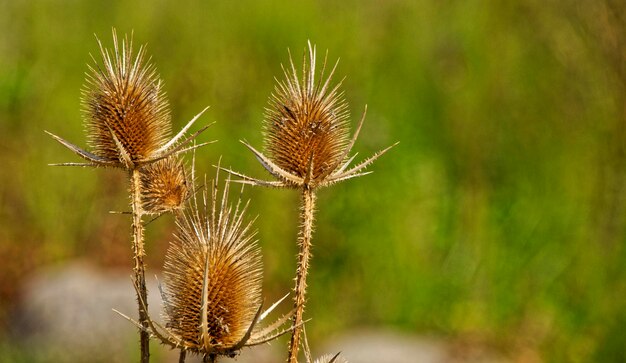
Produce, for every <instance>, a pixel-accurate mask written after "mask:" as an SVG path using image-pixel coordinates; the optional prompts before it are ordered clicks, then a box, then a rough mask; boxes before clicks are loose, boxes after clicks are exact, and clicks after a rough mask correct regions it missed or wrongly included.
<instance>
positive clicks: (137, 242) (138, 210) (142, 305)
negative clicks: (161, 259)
mask: <svg viewBox="0 0 626 363" xmlns="http://www.w3.org/2000/svg"><path fill="white" fill-rule="evenodd" d="M130 179H131V180H130V193H131V198H132V202H131V204H132V209H133V259H134V263H135V265H134V267H133V272H134V275H135V283H136V284H137V291H138V292H137V304H138V305H139V323H140V324H141V325H142V326H143V327H144V329H141V330H140V331H139V339H140V344H141V360H140V362H141V363H148V362H150V336H149V334H148V331H147V330H148V311H147V310H148V290H147V289H146V276H145V268H146V267H145V263H144V261H143V257H144V256H145V254H146V251H145V249H144V243H143V223H142V221H141V218H142V217H143V209H142V207H141V181H140V175H139V170H137V169H136V168H135V169H133V170H132V171H131V176H130Z"/></svg>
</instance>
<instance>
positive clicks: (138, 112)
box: [46, 30, 208, 363]
mask: <svg viewBox="0 0 626 363" xmlns="http://www.w3.org/2000/svg"><path fill="white" fill-rule="evenodd" d="M98 45H99V47H100V53H101V57H102V64H98V62H97V61H96V60H95V59H93V60H94V65H93V66H91V65H90V66H89V70H90V72H89V73H88V75H87V84H86V86H85V88H84V90H83V101H82V102H83V110H84V119H85V128H86V131H87V140H88V144H89V146H90V148H91V151H87V150H84V149H81V148H80V147H78V146H76V145H74V144H72V143H70V142H69V141H66V140H64V139H62V138H61V137H59V136H56V135H54V134H52V133H50V132H47V131H46V132H47V133H48V134H49V135H51V136H52V137H53V138H54V139H55V140H57V141H58V142H60V143H61V144H62V145H64V146H65V147H67V148H68V149H70V150H71V151H72V152H74V153H76V154H77V155H79V156H80V157H81V158H83V159H85V161H86V162H82V163H61V164H53V165H65V166H89V167H114V168H122V169H124V170H126V171H127V172H128V175H129V179H130V199H131V207H132V216H133V221H132V230H133V243H132V248H133V260H134V266H133V272H134V279H135V281H136V284H137V286H138V289H137V301H138V306H139V322H140V324H141V326H142V327H143V329H140V344H141V362H142V363H147V362H148V361H149V359H150V348H149V335H148V333H147V331H146V329H147V327H148V313H147V306H146V304H147V301H148V300H147V296H148V292H147V289H146V284H145V264H144V256H145V249H144V238H143V234H144V226H143V222H142V217H143V215H144V214H148V213H153V212H155V211H158V210H163V209H168V208H170V207H171V209H176V208H179V207H180V203H179V202H178V199H181V200H182V199H184V198H183V194H184V193H186V191H184V190H183V189H180V190H178V191H175V190H169V191H166V190H164V189H159V188H162V187H163V185H160V184H159V183H160V182H159V181H158V180H157V179H155V180H146V176H149V175H153V174H154V173H155V171H156V173H157V174H159V171H160V172H161V174H159V177H160V178H170V179H171V178H174V179H178V178H180V175H177V172H180V170H176V165H177V163H178V161H176V158H177V156H178V155H179V154H181V153H183V152H185V151H188V150H191V149H195V148H197V147H200V146H203V145H206V144H207V143H202V144H198V145H193V146H188V145H189V144H190V143H191V142H192V141H193V140H194V139H195V138H196V137H197V136H198V135H199V134H200V133H201V132H202V131H204V130H205V129H206V128H207V127H208V126H205V127H203V128H201V129H200V130H199V131H197V132H195V133H194V134H192V135H191V136H186V133H187V130H188V129H189V128H190V127H191V126H192V125H193V123H194V122H195V121H196V120H197V119H198V117H200V115H201V114H202V113H203V112H204V111H205V110H206V109H205V110H203V111H202V112H200V113H199V114H198V115H196V116H195V117H194V118H193V119H192V120H191V121H190V122H189V123H188V124H187V125H186V126H185V127H184V128H183V129H182V130H181V131H180V132H179V133H178V134H177V135H176V136H174V137H173V138H169V136H170V133H171V123H170V115H169V106H168V103H167V99H166V97H165V93H164V92H163V90H162V87H161V80H160V79H159V77H158V76H157V74H156V69H155V67H154V66H153V65H152V64H150V62H149V61H146V59H145V48H144V47H143V46H142V47H140V48H139V50H138V51H137V54H136V55H134V54H133V47H132V40H129V38H128V37H127V36H126V37H124V38H123V40H122V42H121V45H120V44H119V42H118V38H117V34H116V32H115V30H113V50H109V49H105V48H104V47H103V45H102V43H101V42H100V40H98ZM92 58H93V57H92ZM161 160H165V161H163V162H161V163H159V161H161ZM159 168H161V169H159ZM168 168H169V169H168ZM163 170H167V171H168V172H169V174H163V173H162V171H163ZM142 174H143V180H142ZM183 177H184V175H183ZM161 181H163V180H161ZM170 181H171V180H170ZM166 184H167V183H166ZM146 186H149V187H152V190H147V189H146V190H144V187H146ZM170 186H171V184H170ZM166 187H168V186H166ZM144 191H145V193H144ZM153 192H156V194H158V193H163V192H165V194H167V195H165V194H162V195H160V196H157V195H155V193H153ZM168 193H169V194H168ZM177 203H178V205H177ZM157 204H158V205H157ZM151 209H154V210H151ZM142 302H143V303H142Z"/></svg>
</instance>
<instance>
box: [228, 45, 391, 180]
mask: <svg viewBox="0 0 626 363" xmlns="http://www.w3.org/2000/svg"><path fill="white" fill-rule="evenodd" d="M327 58H328V55H327V56H326V57H325V58H324V61H323V64H322V67H321V71H320V72H319V76H317V75H316V60H317V54H316V48H315V46H313V45H311V43H309V49H308V60H307V57H306V56H305V57H304V59H303V62H302V73H301V74H298V71H297V70H296V66H295V65H294V62H293V59H292V58H291V54H290V56H289V64H290V68H289V69H285V67H283V72H284V76H285V78H284V79H283V80H282V81H278V80H277V84H276V86H275V89H274V93H273V94H272V95H271V97H270V100H269V105H268V107H267V108H266V112H265V120H264V123H263V128H264V136H265V138H264V140H265V154H263V153H261V152H259V151H257V150H256V149H255V148H254V147H252V146H251V145H249V144H247V143H246V142H243V144H244V145H246V146H247V147H248V148H249V149H250V150H251V151H252V152H253V153H254V155H255V156H256V158H257V159H258V160H259V162H260V163H261V164H262V165H263V167H264V168H265V169H266V170H267V171H268V172H269V173H270V174H272V176H274V177H275V178H276V179H277V180H276V181H265V180H259V179H255V178H251V177H249V176H246V175H244V174H241V173H238V172H235V171H232V170H227V171H228V172H229V173H230V174H232V175H235V176H238V177H240V178H241V179H242V180H240V182H242V183H246V184H252V185H264V186H271V187H287V188H303V187H304V188H318V187H323V186H328V185H331V184H334V183H336V182H339V181H342V180H346V179H350V178H354V177H358V176H361V175H365V174H369V172H365V171H364V169H365V168H366V167H367V166H368V165H370V164H371V163H372V162H374V160H376V159H377V158H378V157H379V156H381V155H382V154H384V153H385V152H387V150H389V149H390V148H391V147H393V146H394V145H392V146H390V147H387V148H385V149H383V150H381V151H379V152H378V153H376V154H374V155H373V156H371V157H370V158H368V159H366V160H364V161H363V162H361V163H359V164H357V165H355V166H353V167H349V165H350V163H351V162H352V160H353V159H354V156H355V155H353V156H350V152H351V150H352V147H353V146H354V143H355V142H356V139H357V137H358V134H359V131H360V129H361V126H362V125H363V120H364V118H365V112H364V113H363V117H362V118H361V121H360V122H359V125H358V126H357V128H356V131H355V133H354V134H353V136H352V137H350V127H349V119H350V114H349V111H348V105H347V103H346V101H345V100H344V98H343V93H342V92H341V91H340V86H341V81H340V82H338V83H336V84H334V85H332V84H331V81H332V76H333V74H334V73H335V69H336V67H337V63H335V66H334V67H333V68H332V70H331V71H330V72H329V74H328V76H325V71H326V61H327Z"/></svg>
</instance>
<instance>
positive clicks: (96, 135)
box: [46, 30, 208, 170]
mask: <svg viewBox="0 0 626 363" xmlns="http://www.w3.org/2000/svg"><path fill="white" fill-rule="evenodd" d="M96 39H97V38H96ZM97 41H98V46H99V48H100V55H101V60H100V62H98V61H96V59H95V58H94V57H93V56H92V60H93V65H88V68H89V71H88V72H87V80H86V84H85V86H84V88H83V91H82V105H83V114H84V123H85V130H86V132H87V144H88V145H89V147H90V149H91V150H90V151H87V150H84V149H82V148H80V147H78V146H76V145H74V144H73V143H71V142H69V141H66V140H64V139H63V138H61V137H59V136H57V135H54V134H52V133H50V132H47V131H46V132H47V133H48V134H49V135H50V136H52V137H53V138H54V139H55V140H57V141H58V142H59V143H61V144H62V145H63V146H65V147H67V148H68V149H70V150H71V151H73V152H74V153H76V154H77V155H78V156H80V157H81V158H83V159H85V160H86V162H83V163H61V164H53V165H66V166H92V167H118V168H123V169H127V170H133V169H136V168H139V167H141V166H143V165H146V164H150V163H153V162H156V161H158V160H162V159H165V158H167V157H169V156H171V155H176V154H179V153H183V152H186V151H189V150H191V149H194V148H197V147H201V146H204V145H206V144H208V143H201V144H198V145H195V146H191V147H190V146H189V145H190V143H191V142H192V141H193V140H194V139H195V138H196V137H197V136H198V135H199V134H200V133H202V132H203V131H204V130H206V128H208V126H205V127H202V128H201V129H200V130H198V131H197V132H195V133H194V134H192V135H189V136H186V135H185V134H186V132H187V131H188V130H189V128H190V127H191V125H192V124H193V123H194V122H195V121H196V120H197V119H198V117H200V115H202V113H204V111H206V109H207V108H208V107H207V108H205V109H204V110H202V111H201V112H200V113H199V114H197V115H196V116H195V117H194V118H192V120H191V121H190V122H189V123H188V124H187V125H186V126H185V127H183V129H182V130H181V132H179V133H178V134H177V135H176V136H174V137H171V119H170V111H169V105H168V101H167V97H166V95H165V92H164V91H163V87H162V81H161V80H160V79H159V77H158V75H157V73H156V68H155V67H154V65H153V64H151V63H150V61H149V59H148V60H147V59H146V50H145V46H141V47H139V50H138V51H137V52H136V54H135V53H134V50H133V45H132V38H129V37H128V36H125V37H124V38H123V39H122V40H121V42H120V41H119V40H118V37H117V33H116V31H115V30H113V49H107V48H105V47H104V46H103V45H102V42H101V41H100V40H99V39H97Z"/></svg>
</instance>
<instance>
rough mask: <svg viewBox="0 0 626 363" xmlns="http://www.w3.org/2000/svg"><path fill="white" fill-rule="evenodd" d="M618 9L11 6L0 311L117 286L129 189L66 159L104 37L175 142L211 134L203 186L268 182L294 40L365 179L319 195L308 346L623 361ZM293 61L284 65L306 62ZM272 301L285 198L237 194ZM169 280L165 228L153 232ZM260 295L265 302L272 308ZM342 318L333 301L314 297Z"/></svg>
mask: <svg viewBox="0 0 626 363" xmlns="http://www.w3.org/2000/svg"><path fill="white" fill-rule="evenodd" d="M624 14H626V8H625V6H624V5H623V2H619V1H611V0H607V1H591V0H589V1H548V2H546V1H539V0H527V1H512V2H507V1H474V0H470V1H458V2H452V1H397V0H391V1H366V2H363V1H354V0H347V1H339V2H338V1H300V2H282V1H259V2H254V1H243V2H241V1H236V2H235V1H233V2H229V1H218V2H209V1H191V2H166V1H139V2H124V1H64V2H60V1H37V2H26V1H2V2H0V205H1V208H0V261H1V262H0V266H1V267H0V269H1V273H0V302H1V303H0V311H1V312H2V314H0V316H2V321H7V319H6V317H4V314H5V313H6V311H8V310H7V309H8V308H9V307H10V306H11V305H12V304H15V303H16V301H18V300H16V298H17V296H16V291H17V288H18V286H19V283H20V281H22V279H23V278H25V277H27V276H28V274H29V272H31V271H33V270H34V269H36V268H37V267H38V266H41V265H46V264H51V263H62V262H63V261H65V260H68V259H71V258H74V257H82V256H87V257H89V258H91V259H93V260H94V261H97V262H99V263H102V264H119V265H122V266H124V267H128V268H129V271H130V257H127V254H128V253H129V251H130V247H129V246H130V245H129V242H128V241H129V233H130V230H129V224H128V221H127V219H125V218H124V217H123V216H119V215H111V214H107V211H109V210H125V209H127V208H128V206H127V201H126V199H125V198H126V197H125V193H124V191H125V188H126V184H125V179H124V175H121V173H110V172H107V171H102V170H83V169H72V168H53V167H48V166H46V164H48V163H53V162H63V161H75V159H74V156H73V155H71V153H69V152H67V150H65V149H64V148H63V147H61V146H60V145H58V144H57V143H55V142H54V141H53V140H52V139H51V138H49V137H48V136H47V135H45V134H44V132H43V130H44V129H45V130H50V131H52V132H54V133H56V134H59V135H63V136H64V137H65V138H67V139H68V140H72V141H74V142H76V143H77V144H79V145H82V146H84V145H85V141H84V139H85V137H84V132H83V126H82V121H81V112H80V105H79V98H80V89H81V87H82V85H83V83H84V72H85V71H86V70H87V66H86V63H88V62H90V58H89V53H91V54H94V55H95V54H97V53H98V50H97V45H96V41H95V39H94V36H93V34H94V33H95V34H96V35H97V36H98V37H99V38H100V39H102V40H103V42H104V43H105V44H106V45H110V44H111V35H110V34H111V28H112V27H115V28H117V30H118V33H122V34H123V33H126V32H131V31H134V39H135V42H136V44H141V43H148V53H149V54H150V55H152V60H153V62H154V63H155V64H156V66H157V69H158V71H159V73H160V75H161V77H162V79H163V80H164V81H165V84H164V89H165V90H166V92H167V93H168V96H169V100H170V104H171V108H172V115H173V118H174V124H175V129H178V128H180V127H181V126H182V125H183V124H184V122H185V121H187V120H188V119H190V118H191V117H192V116H193V115H194V114H195V113H197V112H198V111H200V110H201V109H202V108H203V107H204V106H206V105H211V109H210V110H209V111H208V112H207V113H206V116H203V118H202V119H201V120H202V122H204V123H208V122H211V121H217V124H216V125H215V126H213V127H212V128H210V129H209V130H208V131H207V133H206V136H203V138H204V139H218V140H219V142H218V143H217V144H214V145H211V146H209V147H206V148H204V149H202V150H201V151H199V152H198V154H197V164H198V169H199V170H198V171H199V172H200V173H204V172H209V173H212V172H213V171H212V170H213V169H212V167H211V165H213V164H215V163H216V162H217V159H218V157H219V156H220V155H223V158H222V165H226V166H233V167H235V168H236V169H237V170H240V171H243V172H246V173H248V174H250V175H257V176H262V175H263V171H262V170H261V168H260V167H259V166H258V165H257V163H256V161H255V160H254V158H253V156H252V155H251V154H250V153H249V152H247V151H246V149H245V147H243V146H242V145H241V144H240V143H239V142H238V140H239V139H246V140H248V141H249V142H250V143H251V144H252V145H255V146H260V144H261V120H262V117H263V109H264V107H265V106H266V101H267V98H268V96H269V94H270V92H271V91H272V89H273V86H274V79H273V77H275V76H280V74H281V69H280V63H281V62H283V63H284V62H286V61H287V59H288V58H287V48H289V49H291V51H292V53H294V54H295V55H297V54H300V52H301V51H303V50H304V47H305V45H306V42H307V40H309V39H310V40H311V41H312V42H313V43H316V44H317V46H318V49H322V50H323V49H329V58H330V60H331V61H332V60H334V59H336V58H338V57H340V58H341V62H340V64H339V68H338V70H337V74H338V75H339V76H343V75H346V76H347V79H346V80H345V82H344V85H345V86H344V89H345V93H346V98H347V100H348V101H349V103H350V107H351V110H352V119H353V124H355V123H356V121H357V120H358V117H359V116H360V112H361V111H362V109H363V107H364V105H365V104H368V108H369V111H368V116H367V119H366V122H365V126H364V129H363V132H362V136H361V137H360V139H359V143H358V144H357V145H356V147H355V150H358V151H360V152H361V155H369V154H372V152H374V151H376V150H377V149H379V148H382V147H384V146H387V145H389V144H390V143H392V142H394V141H400V142H401V144H400V145H399V146H398V147H396V148H395V149H393V150H392V151H390V152H389V153H388V154H387V155H385V156H384V157H382V158H381V159H380V160H379V161H378V162H377V163H376V164H375V165H374V166H373V168H372V170H374V171H375V172H374V173H373V174H372V175H369V176H366V177H363V178H360V179H357V180H353V181H350V182H347V183H342V184H340V185H337V186H336V187H334V188H330V189H327V190H323V191H321V192H320V199H319V203H318V205H319V213H318V216H319V217H318V220H317V221H316V226H317V228H316V234H315V236H314V244H315V245H314V249H313V252H314V255H315V257H314V259H313V265H312V270H311V274H310V292H311V293H310V301H309V304H308V312H307V315H308V316H309V317H313V318H314V320H313V322H312V323H311V324H309V325H310V326H309V328H308V329H309V330H310V335H311V337H312V338H313V339H314V340H315V339H316V338H317V339H319V338H320V337H322V336H326V335H328V334H332V333H333V332H336V331H337V330H340V329H343V328H345V327H349V326H354V325H361V324H385V325H390V326H395V327H398V328H401V329H405V330H407V331H412V332H418V333H429V334H430V333H434V334H443V335H451V336H454V337H459V338H461V339H469V340H471V341H474V340H478V341H480V342H483V343H484V344H488V345H491V346H494V347H496V348H497V349H501V350H502V351H504V352H505V353H506V354H508V355H510V356H512V357H519V358H520V359H522V358H523V357H542V358H543V359H544V360H546V361H575V362H584V361H598V362H618V361H624V359H626V358H625V357H624V352H623V347H624V344H625V342H626V333H624V326H625V324H626V299H625V298H624V297H625V296H626V276H625V275H626V249H624V242H625V232H626V228H625V227H626V213H625V212H626V151H625V146H626V109H625V106H624V105H625V104H626V70H625V67H626V53H625V49H626V46H625V44H626V43H625V39H624V38H625V37H626V35H625V34H626V27H625V26H624V24H625V23H624V21H625V20H624ZM296 58H297V57H296ZM246 194H247V195H249V196H250V197H251V198H252V206H251V207H252V209H253V211H252V212H253V214H255V213H258V214H259V221H258V226H259V230H260V239H261V241H260V242H261V246H262V248H263V256H264V264H265V269H266V270H265V280H266V281H265V286H266V291H268V293H269V294H270V295H272V294H273V295H275V296H278V295H279V294H280V293H281V292H282V291H285V290H287V289H289V288H290V287H291V284H292V277H293V269H294V268H295V257H294V256H295V253H296V248H295V240H296V226H297V220H296V216H297V209H296V208H297V203H296V201H297V195H296V193H295V192H294V193H289V192H285V191H281V190H266V189H252V190H250V189H247V190H246ZM150 230H151V231H150V234H149V236H148V238H149V244H150V245H151V246H149V251H148V253H149V254H150V256H151V258H152V261H153V263H152V266H158V264H159V262H158V261H159V258H162V257H159V256H160V255H162V254H163V251H164V249H165V247H164V246H165V244H166V242H167V240H168V239H169V237H168V236H167V235H165V236H164V234H167V233H169V231H170V230H171V221H169V220H167V219H166V220H163V221H158V222H155V223H154V224H153V225H152V226H150ZM270 300H271V299H270ZM328 301H332V302H333V303H331V304H329V303H325V302H328Z"/></svg>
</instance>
